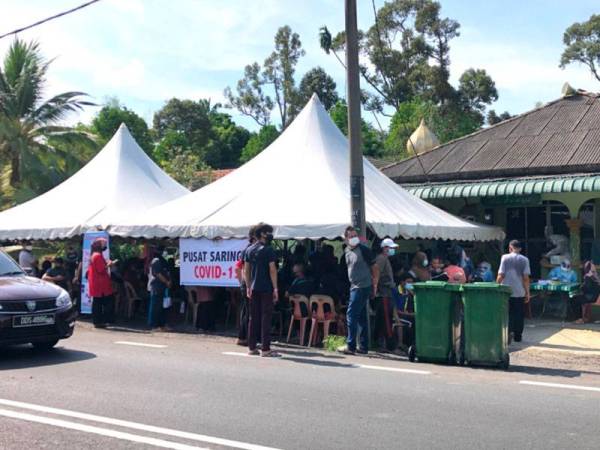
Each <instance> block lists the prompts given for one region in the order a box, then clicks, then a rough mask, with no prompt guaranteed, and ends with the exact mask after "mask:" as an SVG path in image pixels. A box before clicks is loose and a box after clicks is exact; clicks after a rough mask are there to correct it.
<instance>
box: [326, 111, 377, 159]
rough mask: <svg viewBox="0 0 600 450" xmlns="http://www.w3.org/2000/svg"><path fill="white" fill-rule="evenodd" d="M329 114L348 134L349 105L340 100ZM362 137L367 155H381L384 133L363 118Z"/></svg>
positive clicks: (341, 129) (342, 130)
mask: <svg viewBox="0 0 600 450" xmlns="http://www.w3.org/2000/svg"><path fill="white" fill-rule="evenodd" d="M329 116H330V117H331V119H332V120H333V122H334V123H335V124H336V125H337V127H338V128H339V129H340V131H341V132H342V133H344V135H346V136H348V105H347V104H346V102H345V101H344V100H339V101H338V102H337V103H336V104H335V105H334V106H333V107H332V108H331V109H330V110H329ZM361 138H362V146H363V153H364V155H365V156H372V157H379V156H382V155H383V153H384V144H383V136H382V133H380V132H379V131H377V130H376V129H375V128H374V127H373V126H372V125H371V124H369V123H367V122H365V121H364V120H362V119H361Z"/></svg>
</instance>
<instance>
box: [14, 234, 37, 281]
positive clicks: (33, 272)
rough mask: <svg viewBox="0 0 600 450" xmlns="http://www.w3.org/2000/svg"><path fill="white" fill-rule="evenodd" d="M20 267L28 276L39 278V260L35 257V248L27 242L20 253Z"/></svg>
mask: <svg viewBox="0 0 600 450" xmlns="http://www.w3.org/2000/svg"><path fill="white" fill-rule="evenodd" d="M19 265H20V266H21V268H22V269H23V270H24V271H25V272H27V275H30V276H32V277H37V275H38V274H37V258H36V257H35V256H33V247H32V245H31V243H30V242H25V243H24V244H23V248H22V249H21V251H20V252H19Z"/></svg>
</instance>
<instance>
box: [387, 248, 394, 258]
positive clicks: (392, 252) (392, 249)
mask: <svg viewBox="0 0 600 450" xmlns="http://www.w3.org/2000/svg"><path fill="white" fill-rule="evenodd" d="M395 254H396V249H395V248H389V249H388V256H394V255H395Z"/></svg>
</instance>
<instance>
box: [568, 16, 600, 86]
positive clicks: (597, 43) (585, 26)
mask: <svg viewBox="0 0 600 450" xmlns="http://www.w3.org/2000/svg"><path fill="white" fill-rule="evenodd" d="M563 42H564V44H565V46H566V48H565V49H564V51H563V53H562V55H561V57H560V67H561V68H563V69H564V68H565V67H566V66H567V65H568V64H571V63H574V62H579V63H582V64H584V65H586V66H587V67H588V68H589V69H590V71H591V72H592V75H593V76H594V77H595V78H596V80H598V81H600V73H599V68H598V66H599V65H600V15H598V14H593V15H592V16H591V17H590V18H589V20H587V21H585V22H581V23H574V24H573V25H571V26H570V27H569V28H567V30H566V31H565V33H564V35H563Z"/></svg>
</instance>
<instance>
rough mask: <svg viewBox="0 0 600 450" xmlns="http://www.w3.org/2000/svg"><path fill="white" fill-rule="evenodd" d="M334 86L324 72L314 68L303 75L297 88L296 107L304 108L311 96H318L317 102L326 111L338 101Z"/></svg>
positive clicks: (332, 81) (319, 68)
mask: <svg viewBox="0 0 600 450" xmlns="http://www.w3.org/2000/svg"><path fill="white" fill-rule="evenodd" d="M336 87H337V86H336V84H335V81H334V80H333V78H331V77H330V76H329V75H328V74H327V72H325V70H323V69H322V68H321V67H314V68H312V69H310V70H309V71H308V72H306V73H305V74H304V76H303V77H302V80H300V86H299V88H298V106H300V107H302V106H304V105H305V104H306V103H307V102H308V101H309V100H310V98H311V97H312V95H313V94H317V95H318V96H319V100H321V103H322V104H323V106H324V107H325V109H326V110H327V111H329V110H330V109H331V107H332V106H333V105H335V104H336V103H337V102H338V100H339V97H338V94H337V92H336Z"/></svg>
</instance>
